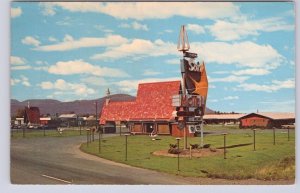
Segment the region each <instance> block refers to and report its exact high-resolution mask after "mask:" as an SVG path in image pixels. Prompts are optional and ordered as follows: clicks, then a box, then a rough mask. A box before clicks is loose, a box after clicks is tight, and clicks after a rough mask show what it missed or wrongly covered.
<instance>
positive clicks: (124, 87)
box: [113, 77, 180, 93]
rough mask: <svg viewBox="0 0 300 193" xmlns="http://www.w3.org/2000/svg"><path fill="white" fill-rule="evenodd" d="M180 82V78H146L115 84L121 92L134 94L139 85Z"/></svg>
mask: <svg viewBox="0 0 300 193" xmlns="http://www.w3.org/2000/svg"><path fill="white" fill-rule="evenodd" d="M174 80H180V78H179V77H170V78H146V79H140V80H122V81H119V82H115V83H113V84H114V85H117V86H118V87H119V89H120V90H121V91H124V92H128V93H132V92H133V91H136V90H137V87H138V84H140V83H147V82H164V81H174Z"/></svg>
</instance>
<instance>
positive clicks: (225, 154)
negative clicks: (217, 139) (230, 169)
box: [223, 133, 227, 159]
mask: <svg viewBox="0 0 300 193" xmlns="http://www.w3.org/2000/svg"><path fill="white" fill-rule="evenodd" d="M223 135H224V159H227V158H226V135H227V133H223Z"/></svg>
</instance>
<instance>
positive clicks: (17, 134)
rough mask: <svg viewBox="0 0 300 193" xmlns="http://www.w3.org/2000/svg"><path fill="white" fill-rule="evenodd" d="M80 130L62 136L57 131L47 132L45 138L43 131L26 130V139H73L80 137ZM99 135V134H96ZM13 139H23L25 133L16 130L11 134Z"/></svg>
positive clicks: (66, 131) (64, 133)
mask: <svg viewBox="0 0 300 193" xmlns="http://www.w3.org/2000/svg"><path fill="white" fill-rule="evenodd" d="M79 135H80V131H79V130H64V131H63V132H62V134H60V133H59V132H58V131H57V130H45V136H44V131H43V130H35V129H26V130H25V138H33V137H72V136H79ZM81 135H86V130H85V129H82V130H81ZM95 135H97V134H95ZM11 138H13V139H18V138H23V131H22V130H21V129H20V130H18V131H16V130H14V131H13V133H11Z"/></svg>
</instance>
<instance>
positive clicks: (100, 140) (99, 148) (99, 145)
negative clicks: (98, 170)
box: [98, 126, 101, 153]
mask: <svg viewBox="0 0 300 193" xmlns="http://www.w3.org/2000/svg"><path fill="white" fill-rule="evenodd" d="M100 127H101V126H100ZM98 132H99V153H101V131H100V129H99V131H98Z"/></svg>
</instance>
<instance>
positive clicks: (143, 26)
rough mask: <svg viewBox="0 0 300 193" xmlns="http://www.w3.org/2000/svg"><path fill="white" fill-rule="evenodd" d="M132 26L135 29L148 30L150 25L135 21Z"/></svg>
mask: <svg viewBox="0 0 300 193" xmlns="http://www.w3.org/2000/svg"><path fill="white" fill-rule="evenodd" d="M131 25H132V28H133V29H135V30H144V31H148V30H149V29H148V26H147V25H146V24H140V23H138V22H136V21H135V22H133V23H132V24H131Z"/></svg>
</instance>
